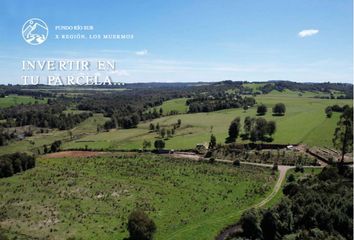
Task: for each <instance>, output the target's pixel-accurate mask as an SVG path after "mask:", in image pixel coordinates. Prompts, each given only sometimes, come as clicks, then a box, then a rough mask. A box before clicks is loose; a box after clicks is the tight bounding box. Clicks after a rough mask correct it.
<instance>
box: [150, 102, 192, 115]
mask: <svg viewBox="0 0 354 240" xmlns="http://www.w3.org/2000/svg"><path fill="white" fill-rule="evenodd" d="M186 100H187V98H176V99H171V100H168V101H165V102H163V104H162V105H160V106H157V107H155V108H156V110H157V111H158V112H159V111H160V109H161V108H162V110H163V114H164V115H168V114H169V113H170V112H171V111H177V112H178V113H180V114H182V113H187V112H188V106H187V105H186ZM150 110H151V111H152V109H150Z"/></svg>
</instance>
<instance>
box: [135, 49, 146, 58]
mask: <svg viewBox="0 0 354 240" xmlns="http://www.w3.org/2000/svg"><path fill="white" fill-rule="evenodd" d="M135 54H136V55H138V56H145V55H147V54H148V50H146V49H144V50H141V51H137V52H135Z"/></svg>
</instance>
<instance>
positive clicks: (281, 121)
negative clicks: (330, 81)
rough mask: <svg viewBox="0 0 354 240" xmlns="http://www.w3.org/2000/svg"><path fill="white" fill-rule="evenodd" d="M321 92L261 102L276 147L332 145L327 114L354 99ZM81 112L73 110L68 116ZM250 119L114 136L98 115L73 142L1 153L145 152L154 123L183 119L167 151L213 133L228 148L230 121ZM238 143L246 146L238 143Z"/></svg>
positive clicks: (205, 120) (57, 135) (168, 106)
mask: <svg viewBox="0 0 354 240" xmlns="http://www.w3.org/2000/svg"><path fill="white" fill-rule="evenodd" d="M316 94H317V93H310V92H305V93H303V94H302V96H299V95H298V93H297V92H292V91H289V90H285V91H284V92H277V91H274V92H272V93H270V94H266V95H259V96H257V97H256V100H257V103H258V104H260V103H263V104H265V105H266V106H267V107H268V113H267V114H266V115H265V116H264V117H265V118H266V119H267V120H274V121H275V122H276V123H277V131H276V133H275V134H274V136H273V138H274V141H273V143H282V144H299V143H304V144H307V145H309V146H323V147H333V146H332V136H333V132H334V129H335V127H336V123H337V121H338V119H339V116H340V114H339V113H333V116H332V118H327V117H326V116H325V113H324V109H325V108H326V107H327V106H329V105H334V104H338V105H341V106H342V105H345V104H349V105H352V101H351V100H339V99H320V98H314V97H313V96H315V95H316ZM185 100H186V99H185V98H179V99H174V100H169V101H166V102H165V103H164V104H163V105H162V108H163V109H164V112H165V113H166V112H168V111H171V110H177V111H186V106H185ZM278 102H283V103H284V104H285V105H286V109H287V110H286V114H285V116H282V117H276V116H272V114H271V108H272V107H273V106H274V104H276V103H278ZM73 111H74V112H75V111H76V110H68V112H73ZM246 116H256V106H254V107H252V108H250V109H248V110H247V111H244V110H243V109H226V110H221V111H217V112H209V113H195V114H178V115H171V116H165V117H161V118H158V119H154V120H153V121H151V122H150V121H148V122H142V123H140V124H139V125H138V127H137V128H133V129H112V130H110V131H109V132H99V133H97V125H103V124H104V122H105V121H107V120H108V118H105V117H103V115H102V114H94V116H93V117H91V118H89V119H87V120H86V121H84V122H83V123H81V124H79V125H78V126H77V127H75V128H74V129H72V130H71V132H72V134H73V138H72V139H71V138H70V137H69V131H57V130H54V131H51V132H49V133H47V134H36V135H35V136H33V137H28V138H26V139H25V140H23V141H21V142H13V143H11V144H9V145H8V146H3V147H0V153H1V154H3V153H10V152H15V151H32V152H36V149H37V148H38V147H41V146H43V145H44V144H51V143H52V142H54V141H55V140H63V146H62V148H63V149H84V148H86V147H87V148H91V149H98V150H101V149H102V150H116V149H125V150H129V149H141V148H142V142H143V140H148V141H151V142H152V145H153V142H154V141H155V140H156V139H159V135H158V134H157V133H156V132H151V131H149V125H150V123H153V124H155V125H156V124H157V123H159V125H160V126H161V127H164V128H166V129H172V126H173V124H175V123H176V122H177V120H178V119H181V120H182V124H181V127H180V128H178V129H177V130H176V132H175V135H174V136H173V137H171V138H169V139H166V140H165V141H166V148H168V149H193V148H195V146H196V144H200V143H201V144H206V143H207V142H208V141H209V139H210V135H211V134H214V135H215V136H216V138H217V142H218V143H224V141H225V138H226V137H227V130H228V127H229V124H230V122H231V121H232V120H233V119H234V118H235V117H240V118H241V122H243V119H244V118H245V117H246ZM237 142H241V140H240V139H237Z"/></svg>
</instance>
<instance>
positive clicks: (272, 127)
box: [267, 121, 277, 137]
mask: <svg viewBox="0 0 354 240" xmlns="http://www.w3.org/2000/svg"><path fill="white" fill-rule="evenodd" d="M276 129H277V125H276V124H275V122H274V121H269V122H267V133H268V134H269V136H270V137H272V135H273V134H274V133H275V131H276Z"/></svg>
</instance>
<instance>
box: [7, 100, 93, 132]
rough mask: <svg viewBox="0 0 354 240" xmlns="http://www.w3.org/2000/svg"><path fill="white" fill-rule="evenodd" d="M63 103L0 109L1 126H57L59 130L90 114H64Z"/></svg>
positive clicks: (69, 127) (80, 120)
mask: <svg viewBox="0 0 354 240" xmlns="http://www.w3.org/2000/svg"><path fill="white" fill-rule="evenodd" d="M65 109H66V106H65V104H59V103H54V104H32V105H17V106H14V107H10V108H6V109H2V110H0V119H3V120H6V121H5V122H2V123H1V124H0V126H2V127H7V128H8V127H21V126H25V125H33V126H36V127H42V128H58V129H60V130H66V129H71V128H73V127H74V126H76V125H77V124H78V123H80V122H82V121H83V120H85V119H87V118H88V117H90V116H92V113H88V112H83V113H79V114H71V113H69V114H65V113H63V111H64V110H65Z"/></svg>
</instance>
